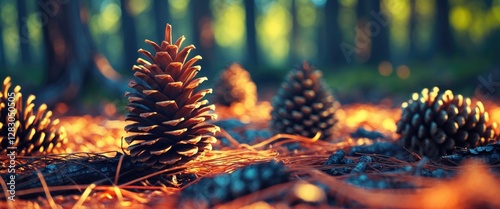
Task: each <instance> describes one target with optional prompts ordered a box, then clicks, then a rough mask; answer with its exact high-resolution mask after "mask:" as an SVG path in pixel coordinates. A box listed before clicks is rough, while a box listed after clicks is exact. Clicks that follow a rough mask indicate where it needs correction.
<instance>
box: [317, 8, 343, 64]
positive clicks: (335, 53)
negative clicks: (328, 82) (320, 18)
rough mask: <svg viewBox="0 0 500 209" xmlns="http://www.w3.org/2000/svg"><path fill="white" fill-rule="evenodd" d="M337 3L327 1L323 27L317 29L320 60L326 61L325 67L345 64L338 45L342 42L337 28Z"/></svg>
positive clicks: (340, 33)
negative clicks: (319, 35)
mask: <svg viewBox="0 0 500 209" xmlns="http://www.w3.org/2000/svg"><path fill="white" fill-rule="evenodd" d="M339 7H340V5H339V2H338V1H331V0H330V1H327V2H326V5H325V18H324V23H323V24H322V25H324V27H321V26H320V27H318V28H319V30H321V32H319V33H318V34H321V37H320V38H319V39H318V40H319V41H320V42H319V43H318V49H319V51H320V53H319V54H320V56H321V60H325V61H326V63H325V64H326V65H327V66H330V67H331V66H338V65H339V64H340V63H345V62H346V61H345V60H344V56H343V55H342V50H341V49H340V43H341V42H342V32H341V31H340V27H339V21H338V18H339ZM325 43H326V44H325Z"/></svg>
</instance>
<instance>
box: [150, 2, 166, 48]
mask: <svg viewBox="0 0 500 209" xmlns="http://www.w3.org/2000/svg"><path fill="white" fill-rule="evenodd" d="M153 7H154V8H153V9H154V13H155V16H154V17H155V23H156V24H155V27H156V34H157V40H158V41H160V40H163V38H164V37H165V25H166V23H167V22H170V14H169V11H168V1H167V0H156V1H153Z"/></svg>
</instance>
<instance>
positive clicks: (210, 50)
mask: <svg viewBox="0 0 500 209" xmlns="http://www.w3.org/2000/svg"><path fill="white" fill-rule="evenodd" d="M210 2H211V1H207V0H203V1H196V2H192V3H190V7H191V8H190V9H191V14H192V16H191V18H192V27H193V35H192V36H193V44H194V45H195V46H196V51H195V54H199V55H201V56H202V57H203V59H202V60H200V61H199V62H198V63H199V65H201V66H202V67H203V70H201V71H200V75H211V74H212V73H213V71H212V68H213V67H214V66H213V61H214V60H213V59H214V52H215V50H214V45H215V43H214V33H213V27H212V19H213V17H212V13H211V10H210Z"/></svg>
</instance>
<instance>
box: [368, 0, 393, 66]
mask: <svg viewBox="0 0 500 209" xmlns="http://www.w3.org/2000/svg"><path fill="white" fill-rule="evenodd" d="M370 3H371V10H370V12H369V15H370V20H371V21H370V22H369V24H371V25H372V26H371V27H369V28H371V29H369V30H370V33H371V34H370V36H371V39H372V46H371V48H370V59H369V61H368V62H369V63H371V64H378V63H380V62H382V61H384V60H387V59H388V58H389V48H390V47H389V32H388V28H389V24H388V20H387V19H385V18H386V17H384V15H383V14H382V13H381V12H382V11H381V10H380V0H372V1H370ZM376 28H380V30H379V31H377V29H376ZM377 32H378V33H377Z"/></svg>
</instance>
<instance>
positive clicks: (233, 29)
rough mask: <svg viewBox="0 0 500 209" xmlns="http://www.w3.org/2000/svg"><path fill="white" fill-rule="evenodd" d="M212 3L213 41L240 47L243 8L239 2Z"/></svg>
mask: <svg viewBox="0 0 500 209" xmlns="http://www.w3.org/2000/svg"><path fill="white" fill-rule="evenodd" d="M222 4H223V5H218V4H214V7H219V8H213V10H214V12H213V14H214V32H215V41H216V42H217V44H219V45H220V46H222V47H234V48H241V47H242V45H243V39H244V37H245V33H246V30H245V10H244V9H243V6H242V4H241V2H239V3H238V2H232V3H227V4H224V3H222Z"/></svg>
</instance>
